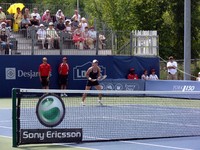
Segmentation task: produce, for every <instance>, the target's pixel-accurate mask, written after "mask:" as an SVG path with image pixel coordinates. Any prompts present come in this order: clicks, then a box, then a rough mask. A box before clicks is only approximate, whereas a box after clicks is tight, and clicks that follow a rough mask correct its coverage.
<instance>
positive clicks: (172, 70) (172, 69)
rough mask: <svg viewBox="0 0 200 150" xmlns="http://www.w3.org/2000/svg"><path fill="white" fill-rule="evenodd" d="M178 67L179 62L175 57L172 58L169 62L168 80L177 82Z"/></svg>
mask: <svg viewBox="0 0 200 150" xmlns="http://www.w3.org/2000/svg"><path fill="white" fill-rule="evenodd" d="M177 67H178V65H177V62H176V61H175V60H174V58H173V56H170V57H169V61H168V62H167V69H168V76H167V79H168V80H177Z"/></svg>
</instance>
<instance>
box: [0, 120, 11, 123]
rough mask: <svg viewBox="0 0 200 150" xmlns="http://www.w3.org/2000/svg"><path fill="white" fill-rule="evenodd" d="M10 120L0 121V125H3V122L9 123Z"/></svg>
mask: <svg viewBox="0 0 200 150" xmlns="http://www.w3.org/2000/svg"><path fill="white" fill-rule="evenodd" d="M11 121H12V120H2V121H0V123H4V122H11Z"/></svg>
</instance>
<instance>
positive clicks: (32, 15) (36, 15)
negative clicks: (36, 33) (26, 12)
mask: <svg viewBox="0 0 200 150" xmlns="http://www.w3.org/2000/svg"><path fill="white" fill-rule="evenodd" d="M34 16H35V17H36V18H35V19H37V20H38V22H40V20H41V17H40V14H39V13H38V9H37V8H33V13H32V14H31V19H33V17H34Z"/></svg>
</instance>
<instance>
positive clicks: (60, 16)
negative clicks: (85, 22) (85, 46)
mask: <svg viewBox="0 0 200 150" xmlns="http://www.w3.org/2000/svg"><path fill="white" fill-rule="evenodd" d="M60 18H62V20H65V15H64V14H63V12H62V10H60V9H59V10H58V11H57V12H56V21H57V22H59V19H60Z"/></svg>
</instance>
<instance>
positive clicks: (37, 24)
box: [30, 15, 39, 27]
mask: <svg viewBox="0 0 200 150" xmlns="http://www.w3.org/2000/svg"><path fill="white" fill-rule="evenodd" d="M30 22H31V25H32V26H35V27H38V26H39V20H38V19H37V16H36V15H34V16H33V18H32V19H31V20H30Z"/></svg>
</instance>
